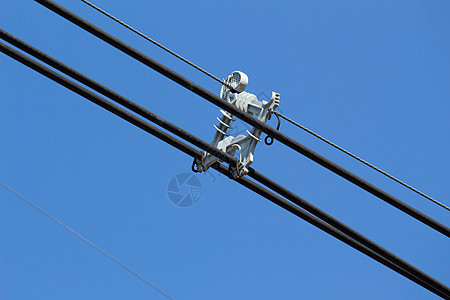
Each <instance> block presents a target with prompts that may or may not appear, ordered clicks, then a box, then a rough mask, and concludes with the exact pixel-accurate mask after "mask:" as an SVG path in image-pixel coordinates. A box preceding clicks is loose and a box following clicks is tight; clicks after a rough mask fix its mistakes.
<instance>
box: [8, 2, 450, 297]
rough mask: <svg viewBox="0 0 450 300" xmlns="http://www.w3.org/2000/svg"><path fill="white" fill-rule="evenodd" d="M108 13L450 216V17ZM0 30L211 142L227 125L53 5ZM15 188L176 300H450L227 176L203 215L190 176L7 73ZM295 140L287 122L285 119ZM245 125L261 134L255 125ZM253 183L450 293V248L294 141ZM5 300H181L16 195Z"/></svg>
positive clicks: (183, 164) (331, 12) (212, 85)
mask: <svg viewBox="0 0 450 300" xmlns="http://www.w3.org/2000/svg"><path fill="white" fill-rule="evenodd" d="M59 3H60V4H62V5H64V6H65V7H67V8H69V9H71V10H73V11H74V12H76V13H77V14H79V15H81V16H83V17H84V18H87V19H88V20H90V21H92V22H93V23H95V24H96V25H98V26H100V27H102V28H104V29H105V30H107V31H109V32H111V33H113V34H114V35H116V36H117V37H119V38H121V39H123V40H124V41H126V42H128V43H129V44H131V45H133V46H134V47H136V48H138V49H139V50H141V51H143V52H145V53H146V54H148V55H149V56H151V57H153V58H155V59H157V60H159V61H161V62H162V63H164V64H166V65H167V66H169V67H171V68H173V69H175V70H176V71H178V72H180V73H181V74H183V75H185V76H187V77H189V78H191V79H192V80H194V81H195V82H197V83H199V84H200V85H202V86H204V87H206V88H208V89H209V90H211V91H215V92H217V93H218V92H219V90H220V86H219V84H218V83H217V82H215V81H213V80H211V79H209V78H207V77H206V76H204V75H203V74H201V73H199V72H198V71H196V70H193V69H192V68H190V67H188V66H186V65H184V64H183V63H181V62H179V61H177V60H176V59H175V58H173V57H171V56H169V55H168V54H167V53H165V52H163V51H162V50H160V49H158V48H156V47H155V46H154V45H152V44H150V43H148V42H146V41H145V40H143V39H141V38H139V37H137V36H135V35H133V34H132V33H131V32H129V31H127V30H125V29H123V28H121V27H120V26H119V25H117V24H115V23H113V22H112V21H110V20H108V19H106V18H105V17H104V16H102V15H100V14H99V13H97V12H95V11H93V10H92V9H91V8H89V7H87V6H86V5H85V4H83V3H82V2H81V1H68V0H61V1H59ZM95 3H96V4H98V5H100V6H101V7H103V8H104V9H107V10H108V11H110V12H111V13H112V14H114V15H116V16H118V17H120V18H121V19H123V20H124V21H127V22H129V23H130V24H131V25H133V26H135V27H136V28H138V29H140V30H142V31H143V32H145V33H147V34H148V35H150V36H151V37H153V38H155V39H156V40H158V41H159V42H161V43H163V44H165V45H166V46H168V47H169V48H171V49H173V50H175V51H177V52H178V53H180V54H182V55H183V56H185V57H187V58H189V59H191V60H192V61H194V62H195V63H197V64H199V65H200V66H202V67H204V68H206V69H207V70H208V71H210V72H212V73H213V74H216V75H217V76H219V77H221V78H223V77H226V76H227V75H228V74H229V73H231V72H232V71H234V70H241V71H243V72H245V73H246V74H247V75H248V76H249V85H248V87H247V91H248V92H252V93H255V94H259V93H261V92H264V93H265V94H267V95H270V92H271V91H276V92H279V93H280V94H281V104H280V108H281V109H282V111H283V112H284V113H285V114H286V115H288V116H291V117H292V118H294V119H296V120H297V121H299V122H300V123H301V124H303V125H305V126H307V127H309V128H311V129H313V130H314V131H316V132H318V133H320V134H322V135H324V136H326V137H328V138H330V139H331V140H333V141H335V142H336V143H338V144H340V145H341V146H343V147H345V148H347V149H349V150H350V151H352V152H354V153H355V154H357V155H360V156H361V157H363V158H365V159H367V160H369V161H370V162H372V163H374V164H375V165H377V166H379V167H381V168H383V169H385V170H386V171H388V172H390V173H392V174H393V175H395V176H397V177H399V178H401V179H403V180H405V181H407V182H408V183H410V184H412V185H414V186H416V187H418V188H419V189H421V190H423V191H424V192H426V193H428V194H430V195H431V196H433V197H435V198H436V199H438V200H441V201H443V202H446V203H447V204H449V200H448V199H449V196H450V192H449V190H448V183H449V182H448V178H449V177H450V173H449V169H450V168H449V167H450V163H449V158H448V153H449V150H450V141H449V138H448V132H449V129H450V128H449V121H448V120H449V111H450V104H449V96H450V85H449V70H450V55H449V53H450V39H449V37H450V25H449V22H448V15H449V13H450V4H449V3H448V2H447V1H376V2H368V1H340V2H339V3H338V2H337V1H298V2H296V3H295V4H294V3H291V2H289V1H276V2H273V1H258V2H256V1H255V2H251V1H249V2H239V3H231V2H230V3H225V2H222V1H221V2H219V1H196V2H181V1H180V2H175V1H151V2H150V1H129V2H124V1H106V0H102V1H100V0H98V1H95ZM0 25H1V28H3V29H5V30H7V31H9V32H10V33H12V34H14V35H16V36H17V37H19V38H21V39H23V40H25V41H26V42H28V43H30V44H32V45H34V46H35V47H38V48H39V49H41V50H43V51H45V52H47V53H48V54H50V55H52V56H54V57H56V58H57V59H60V60H62V61H63V62H65V63H67V64H69V65H70V66H72V67H74V68H76V69H78V70H80V71H81V72H83V73H85V74H86V75H88V76H90V77H92V78H94V79H96V80H98V81H99V82H101V83H103V84H105V85H107V86H109V87H111V88H113V89H115V90H116V91H117V92H119V93H122V94H123V95H125V96H127V97H129V98H130V99H132V100H134V101H136V102H137V103H139V104H141V105H143V106H145V107H147V108H148V109H150V110H152V111H154V112H156V113H158V114H160V115H161V116H163V117H164V118H166V119H168V120H170V121H172V122H174V123H176V124H177V125H179V126H182V127H184V128H185V129H187V130H189V131H191V132H193V133H195V134H196V135H197V136H199V137H201V138H203V139H205V140H207V141H210V140H211V139H212V137H213V134H214V128H213V127H212V125H213V124H215V123H216V121H215V118H216V117H217V116H219V115H220V113H219V109H218V108H217V107H215V106H213V105H212V104H210V103H208V102H206V101H205V100H203V99H201V98H199V97H198V96H196V95H194V94H192V93H190V92H189V91H187V90H186V89H184V88H182V87H180V86H177V85H176V84H175V83H173V82H171V81H170V80H168V79H166V78H164V77H162V76H161V75H159V74H157V73H156V72H154V71H153V70H150V69H149V68H147V67H145V66H144V65H142V64H140V63H138V62H136V61H134V60H133V59H131V58H129V57H128V56H126V55H124V54H123V53H121V52H119V51H118V50H115V49H113V48H112V47H111V46H109V45H107V44H105V43H104V42H102V41H100V40H98V39H97V38H95V37H93V36H91V35H90V34H88V33H86V32H84V31H83V30H81V29H79V28H77V27H75V26H74V25H72V24H70V23H69V22H67V21H65V20H63V19H62V18H60V17H59V16H57V15H55V14H54V13H52V12H50V11H48V10H47V9H45V8H43V7H42V6H40V5H38V4H37V3H35V2H34V1H25V0H16V1H2V2H1V3H0ZM0 70H1V72H0V107H1V109H0V128H1V130H0V141H1V144H0V180H1V181H2V182H4V183H6V184H7V185H9V186H10V187H12V188H14V189H15V190H17V191H18V192H19V193H21V194H22V195H24V196H25V197H27V198H28V199H30V200H31V201H33V202H34V203H36V204H37V205H39V206H40V207H42V208H43V209H45V210H46V211H48V212H49V213H51V214H52V215H54V216H56V217H57V218H59V219H60V220H62V221H63V222H64V223H65V224H67V225H69V226H71V227H72V228H74V229H75V230H76V231H78V232H79V233H81V234H82V235H84V236H85V237H87V238H88V239H89V240H91V241H92V242H94V243H95V244H97V245H98V246H100V247H101V248H102V249H104V250H105V251H107V252H108V253H110V254H111V255H113V256H114V257H116V258H117V259H119V260H120V261H122V262H123V263H125V264H127V265H128V266H129V267H131V268H132V269H134V270H135V271H136V272H138V273H139V274H141V275H142V276H144V277H145V278H146V279H148V280H149V281H151V282H152V283H154V284H155V285H157V286H158V287H159V288H161V289H162V290H164V291H165V292H167V293H168V294H169V295H171V296H172V297H174V298H175V299H343V298H345V299H361V298H364V299H435V298H436V296H434V294H432V293H430V292H428V291H427V290H425V289H423V288H422V287H420V286H417V285H416V284H414V283H412V282H411V281H409V280H408V279H405V278H404V277H402V276H400V275H398V274H397V273H394V272H393V271H391V270H390V269H388V268H386V267H384V266H382V265H380V264H379V263H377V262H375V261H373V260H372V259H370V258H368V257H366V256H364V255H363V254H361V253H359V252H357V251H355V250H354V249H353V248H350V247H349V246H347V245H345V244H343V243H341V242H340V241H338V240H336V239H334V238H333V237H331V236H329V235H327V234H325V233H323V232H322V231H320V230H319V229H317V228H315V227H313V226H311V225H309V224H307V223H306V222H304V221H302V220H300V219H298V218H297V217H295V216H293V215H290V214H289V213H287V212H285V211H283V210H282V209H280V208H279V207H277V206H275V205H273V204H272V203H270V202H268V201H267V200H265V199H264V198H261V197H259V196H257V195H256V194H254V193H253V192H251V191H248V190H246V189H245V188H243V187H242V186H240V185H237V184H235V183H234V182H231V181H229V180H228V179H227V178H225V177H224V176H218V174H217V173H214V172H211V173H210V174H200V175H195V176H197V179H198V181H199V182H200V183H201V188H202V190H201V196H200V198H199V199H198V202H197V203H196V204H195V205H194V206H192V207H189V208H178V207H176V206H174V205H173V204H172V203H171V202H170V201H169V198H168V196H167V188H168V184H169V182H170V181H171V180H172V178H173V177H174V176H176V175H178V174H180V173H189V172H190V165H191V162H192V161H191V159H190V158H189V157H187V156H186V155H185V154H183V153H181V152H179V151H178V150H176V149H174V148H171V147H170V146H169V145H167V144H165V143H163V142H161V141H159V140H157V139H156V138H154V137H152V136H150V135H149V134H147V133H145V132H143V131H141V130H139V129H138V128H136V127H134V126H132V125H130V124H128V123H126V122H124V121H122V120H120V119H118V118H117V117H115V116H113V115H111V114H110V113H108V112H106V111H105V110H103V109H100V108H99V107H96V106H95V105H94V104H92V103H89V102H88V101H87V100H85V99H83V98H81V97H80V96H78V95H76V94H74V93H72V92H70V91H68V90H67V89H65V88H63V87H61V86H59V85H57V84H56V83H53V82H51V81H50V80H48V79H47V78H45V77H43V76H41V75H39V74H37V73H35V72H34V71H32V70H30V69H28V68H26V67H25V66H23V65H21V64H19V63H18V62H15V61H13V60H12V59H10V58H8V57H6V56H5V55H0ZM270 124H271V125H272V126H276V123H275V122H274V120H272V121H270ZM238 126H243V125H242V123H241V124H240V125H238ZM281 130H282V131H283V132H284V133H286V134H288V135H290V136H292V137H294V138H296V139H297V140H299V141H300V142H302V143H304V144H305V145H307V146H308V147H310V148H312V149H314V150H315V151H317V152H319V153H320V154H322V155H324V156H325V157H327V158H329V159H332V160H334V161H336V162H337V163H339V164H341V165H342V166H344V167H346V168H348V169H349V170H351V171H352V172H354V173H356V174H358V175H359V176H361V177H363V178H364V179H367V180H369V181H370V182H372V183H374V184H375V185H377V186H379V187H381V188H383V189H385V190H386V191H388V192H390V193H391V194H393V195H395V196H396V197H398V198H400V199H401V200H403V201H405V202H407V203H408V204H410V205H412V206H414V207H416V208H418V209H420V210H421V211H423V212H425V213H427V214H429V215H430V216H432V217H434V218H435V219H437V220H439V221H441V222H443V223H444V224H447V225H449V224H450V218H449V214H448V212H446V211H444V210H443V209H442V208H439V207H438V206H436V205H434V204H432V203H429V202H428V201H427V200H425V199H423V198H421V197H420V196H418V195H416V194H414V193H413V192H411V191H408V190H406V189H405V188H403V187H401V186H399V185H398V184H395V183H393V182H392V181H390V180H388V179H386V178H384V177H382V175H379V174H377V173H375V172H374V171H372V170H370V169H368V168H367V167H364V166H361V165H360V164H358V163H357V162H355V161H353V160H352V159H350V158H348V157H346V156H344V155H343V154H341V153H338V152H337V151H336V150H333V149H332V148H330V147H329V146H327V145H324V144H323V143H321V142H320V141H317V140H315V139H314V138H312V137H310V136H308V135H307V134H306V133H303V132H301V131H299V130H298V129H296V128H295V127H292V126H291V125H289V124H288V123H286V122H283V123H282V125H281ZM253 167H254V168H255V169H257V170H259V171H261V172H263V173H265V174H266V175H268V176H269V177H271V178H272V179H275V180H277V181H278V182H280V183H282V184H283V185H285V186H286V187H288V188H290V189H292V190H293V191H295V192H296V193H297V194H299V195H300V196H301V197H304V198H305V199H307V200H308V201H310V202H311V203H313V204H314V205H316V206H318V207H320V208H321V209H323V210H325V211H327V212H328V213H330V214H332V215H333V216H335V217H337V218H338V219H340V220H342V221H344V222H345V223H346V224H348V225H350V226H352V227H354V228H355V229H357V230H358V231H360V232H361V233H363V234H365V235H367V236H368V237H370V238H371V239H373V240H374V241H376V242H378V243H379V244H381V245H382V246H384V247H386V248H387V249H389V250H391V251H393V252H394V253H396V254H397V255H399V256H401V257H402V258H404V259H406V260H407V261H409V262H411V263H412V264H414V265H415V266H417V267H419V268H421V269H422V270H424V271H425V272H427V273H429V274H430V275H432V276H434V277H435V278H437V279H439V280H441V281H442V282H444V283H446V284H447V285H448V284H450V259H449V256H448V253H449V252H450V242H449V240H448V238H445V237H444V236H443V235H442V234H439V233H437V232H435V231H433V230H432V229H430V228H427V227H426V226H424V225H423V224H421V223H419V222H418V221H416V220H414V219H412V218H411V217H409V216H407V215H405V214H403V213H401V212H399V211H397V210H395V209H394V208H393V207H391V206H389V205H388V204H386V203H384V202H382V201H381V200H379V199H377V198H375V197H374V196H372V195H370V194H368V193H366V192H364V191H362V190H360V189H359V188H357V187H356V186H354V185H352V184H351V183H349V182H347V181H345V180H343V179H341V178H339V177H338V176H336V175H334V174H333V173H331V172H330V171H328V170H326V169H324V168H322V167H321V166H319V165H317V164H315V163H313V162H311V161H310V160H308V159H307V158H305V157H303V156H301V155H299V154H298V153H296V152H294V151H292V150H291V149H288V148H286V147H285V146H283V145H281V144H280V143H278V142H276V141H275V143H274V144H273V145H272V146H270V147H269V146H266V145H264V144H260V145H258V147H257V149H256V153H255V162H254V164H253ZM0 249H1V251H0V295H1V297H2V299H165V298H164V297H163V296H161V294H159V293H158V292H156V291H155V290H153V289H151V288H150V287H148V286H147V285H145V284H143V283H142V282H141V281H139V280H137V279H136V278H135V277H133V276H132V275H130V274H129V273H127V272H126V271H124V270H123V269H121V268H120V267H118V266H117V265H115V264H114V263H112V262H111V261H110V260H108V259H107V258H105V257H104V256H102V255H101V254H99V253H98V252H96V251H95V250H93V249H92V248H90V247H89V246H87V245H86V244H84V243H83V242H81V241H80V240H78V239H77V238H75V237H74V236H72V235H70V234H69V233H68V232H67V231H65V230H64V229H62V228H61V227H59V226H57V225H56V224H54V223H53V222H52V221H51V220H49V219H48V218H45V217H44V216H43V215H41V214H39V213H38V212H37V211H35V210H33V209H32V208H31V207H29V206H27V205H26V204H25V203H24V202H22V201H21V200H20V199H18V198H17V197H15V196H14V195H13V194H11V193H10V192H8V191H7V190H5V189H4V188H0Z"/></svg>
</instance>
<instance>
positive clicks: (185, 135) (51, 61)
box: [0, 29, 450, 292]
mask: <svg viewBox="0 0 450 300" xmlns="http://www.w3.org/2000/svg"><path fill="white" fill-rule="evenodd" d="M0 38H2V39H4V40H5V41H7V42H8V43H10V44H12V45H14V46H16V47H18V48H19V49H21V50H23V51H25V52H26V53H28V54H30V55H32V56H34V57H35V58H37V59H39V60H41V61H43V62H45V63H47V64H48V65H50V66H52V67H54V68H55V69H57V70H59V71H61V72H63V73H64V74H66V75H68V76H70V77H72V78H74V79H75V80H77V81H79V82H81V83H83V84H85V85H86V86H88V87H90V88H92V89H94V90H95V91H97V92H99V93H100V94H102V95H104V96H106V97H108V98H110V99H111V100H113V101H115V102H117V103H119V104H121V105H123V106H125V107H126V108H128V109H130V110H131V111H133V112H135V113H137V114H139V115H140V116H142V117H144V118H146V119H147V120H149V121H151V122H154V123H156V124H157V125H159V126H161V127H163V128H164V129H166V130H168V131H169V132H171V133H174V134H175V135H177V136H178V137H181V138H182V139H184V140H186V141H188V142H190V143H192V144H194V145H195V146H197V147H199V148H201V149H203V150H205V151H207V152H209V153H212V154H213V155H215V156H216V157H218V158H220V159H222V160H223V161H225V162H226V163H228V164H230V165H231V164H233V163H234V162H235V158H234V157H232V156H231V155H229V154H227V153H225V152H223V151H221V150H219V149H217V148H216V147H213V146H212V145H211V144H209V143H207V142H205V141H204V140H202V139H200V138H198V137H197V136H195V135H193V134H191V133H190V132H188V131H186V130H184V129H182V128H180V127H178V126H177V125H175V124H172V123H170V122H169V121H167V120H165V119H163V118H162V117H160V116H159V115H157V114H155V113H153V112H151V111H149V110H148V109H146V108H144V107H142V106H140V105H138V104H137V103H135V102H133V101H131V100H130V99H128V98H126V97H124V96H122V95H120V94H118V93H117V92H115V91H113V90H111V89H109V88H108V87H106V86H104V85H102V84H100V83H98V82H97V81H95V80H93V79H91V78H89V77H88V76H86V75H84V74H82V73H80V72H79V71H77V70H75V69H73V68H71V67H69V66H67V65H66V64H64V63H62V62H61V61H59V60H57V59H55V58H53V57H52V56H50V55H48V54H46V53H45V52H43V51H41V50H39V49H37V48H35V47H33V46H31V45H29V44H27V43H26V42H24V41H22V40H20V39H19V38H17V37H15V36H13V35H12V34H10V33H8V32H6V31H5V30H3V29H0ZM249 171H250V172H249V174H248V175H249V176H250V177H252V178H253V179H255V180H256V181H258V182H260V183H261V184H263V185H265V186H266V187H269V188H270V189H272V190H274V191H275V192H277V193H278V194H280V195H282V196H283V197H285V198H287V199H289V200H290V201H292V202H293V203H295V204H297V205H298V206H300V207H302V208H304V209H305V210H307V211H308V212H310V213H312V214H313V215H315V216H316V217H318V218H320V219H321V220H323V221H325V222H327V223H328V224H330V225H332V226H334V227H336V228H337V229H338V230H341V231H342V232H344V233H345V234H347V235H349V236H350V237H352V238H353V239H355V240H357V241H359V242H360V243H362V244H363V245H365V246H367V247H369V248H370V249H372V250H374V251H377V252H378V253H380V254H381V255H383V256H384V257H386V258H388V259H390V260H392V261H393V262H395V263H396V264H397V265H399V266H401V267H403V268H405V269H406V270H408V271H410V272H411V273H413V274H414V275H416V276H420V277H421V278H422V279H423V280H425V281H427V282H428V283H430V284H431V285H435V286H436V287H438V288H445V285H440V284H439V283H435V282H434V281H433V280H434V279H433V278H431V277H430V276H429V275H428V274H425V273H424V272H422V271H421V270H419V269H417V268H416V267H414V266H413V265H411V264H409V263H408V262H406V261H404V260H403V259H401V258H400V257H398V256H396V255H394V254H393V253H391V252H389V251H388V250H387V249H385V248H383V247H381V246H380V245H378V244H377V243H375V242H373V241H371V240H370V239H368V238H366V237H365V236H364V235H362V234H360V233H359V232H357V231H355V230H354V229H352V228H351V227H349V226H347V225H345V224H344V223H342V222H340V221H339V220H337V219H335V218H334V217H332V216H331V215H329V214H327V213H326V212H324V211H322V210H321V209H319V208H317V207H315V206H314V205H312V204H311V203H309V202H308V201H306V200H305V199H302V198H301V197H299V196H298V195H296V194H295V193H293V192H291V191H290V190H288V189H286V188H285V187H283V186H281V185H280V184H278V183H276V182H275V181H273V180H271V179H270V178H268V177H266V176H264V175H263V174H261V173H259V172H258V171H256V170H254V169H253V168H250V169H249ZM449 292H450V291H449Z"/></svg>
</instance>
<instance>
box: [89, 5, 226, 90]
mask: <svg viewBox="0 0 450 300" xmlns="http://www.w3.org/2000/svg"><path fill="white" fill-rule="evenodd" d="M81 1H83V2H84V3H86V4H87V5H89V6H90V7H92V8H94V9H95V10H97V11H99V12H101V13H102V14H104V15H105V16H107V17H108V18H110V19H112V20H114V21H116V22H117V23H119V24H120V25H122V26H124V27H125V28H127V29H129V30H131V31H133V32H134V33H136V34H137V35H139V36H141V37H143V38H144V39H146V40H147V41H149V42H151V43H153V44H154V45H156V46H158V47H159V48H161V49H163V50H164V51H167V52H169V53H170V54H172V55H173V56H175V57H177V58H179V59H181V60H182V61H183V62H185V63H187V64H188V65H190V66H191V67H194V68H195V69H197V70H199V71H200V72H202V73H204V74H206V75H207V76H209V77H211V78H212V79H214V80H216V81H218V82H220V83H221V84H225V81H224V80H220V78H218V77H217V76H214V75H213V74H211V73H209V72H208V71H206V70H205V69H203V68H201V67H199V66H197V65H196V64H194V63H193V62H191V61H189V60H187V59H186V58H184V57H183V56H181V55H179V54H177V53H176V52H174V51H172V50H170V49H169V48H167V47H166V46H164V45H162V44H160V43H158V42H157V41H155V40H154V39H152V38H151V37H149V36H147V35H145V34H143V33H142V32H140V31H139V30H137V29H135V28H133V27H131V26H130V25H128V24H127V23H125V22H123V21H121V20H119V19H118V18H116V17H114V16H113V15H111V14H110V13H109V12H107V11H105V10H103V9H101V8H100V7H98V6H96V5H95V4H93V3H91V2H89V1H86V0H81Z"/></svg>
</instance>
